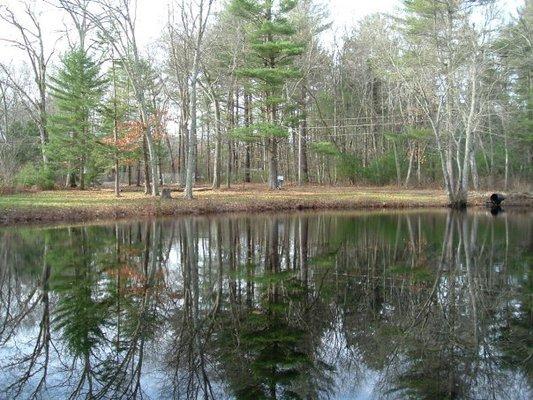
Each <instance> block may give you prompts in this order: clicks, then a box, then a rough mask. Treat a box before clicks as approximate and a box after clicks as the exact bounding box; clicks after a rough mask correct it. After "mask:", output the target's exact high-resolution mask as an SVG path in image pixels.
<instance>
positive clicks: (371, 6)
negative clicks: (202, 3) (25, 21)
mask: <svg viewBox="0 0 533 400" xmlns="http://www.w3.org/2000/svg"><path fill="white" fill-rule="evenodd" d="M33 1H34V2H35V4H36V5H37V7H41V8H42V9H43V14H42V17H43V19H44V22H45V24H44V26H43V30H44V31H48V32H49V33H50V37H51V36H54V35H57V31H59V30H61V29H63V23H62V22H61V18H62V17H61V14H59V13H58V11H57V10H54V9H53V7H51V6H49V5H47V1H45V0H33ZM50 1H53V0H48V2H50ZM137 1H138V14H137V15H138V21H137V31H138V37H139V39H140V40H139V42H140V44H141V46H150V44H152V43H154V42H155V41H156V40H157V38H158V36H159V35H160V32H161V28H162V26H163V25H164V24H165V22H166V19H167V17H166V14H167V4H168V1H169V0H137ZM318 1H320V2H322V3H323V4H325V5H326V6H327V7H328V8H329V11H330V20H331V22H332V28H331V29H330V30H329V31H328V32H325V33H324V34H323V35H324V37H323V41H324V42H326V43H327V42H329V43H332V42H333V39H334V37H335V35H336V34H339V35H340V34H341V33H342V32H343V31H344V30H345V29H347V28H349V27H351V26H354V25H355V23H356V22H357V21H359V20H361V19H362V18H364V17H365V16H367V15H370V14H373V13H376V12H385V13H392V12H394V11H395V10H397V9H399V8H400V7H401V4H402V1H401V0H318ZM499 2H500V5H501V7H502V9H503V10H504V12H505V13H513V12H515V11H516V9H517V7H518V6H519V5H521V4H523V2H524V0H499ZM0 5H7V6H9V7H10V8H12V9H14V10H17V8H18V10H19V11H20V0H0ZM11 34H12V31H11V30H10V28H9V27H7V26H6V24H5V23H4V22H3V21H0V39H1V38H6V37H7V38H8V37H9V36H10V35H11ZM48 42H49V43H48V45H49V46H53V44H54V42H53V40H52V39H51V38H50V39H49V40H48ZM59 50H60V51H61V49H59ZM60 51H58V52H57V53H59V52H60ZM21 57H22V55H21V54H20V52H18V51H15V50H13V49H12V48H10V46H8V45H7V44H6V43H5V42H1V41H0V62H8V63H9V62H14V63H17V62H18V61H20V58H21Z"/></svg>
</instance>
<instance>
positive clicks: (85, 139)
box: [47, 50, 106, 190]
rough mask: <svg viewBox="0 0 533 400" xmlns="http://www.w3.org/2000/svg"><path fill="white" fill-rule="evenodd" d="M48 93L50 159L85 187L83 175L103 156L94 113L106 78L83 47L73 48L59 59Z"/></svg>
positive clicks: (72, 183) (99, 102) (98, 166)
mask: <svg viewBox="0 0 533 400" xmlns="http://www.w3.org/2000/svg"><path fill="white" fill-rule="evenodd" d="M51 82H52V83H51V85H50V89H51V95H52V97H53V99H54V100H55V107H56V110H57V111H56V113H55V114H54V115H52V116H51V117H50V143H49V144H48V147H47V152H48V154H49V157H50V160H51V162H53V163H54V164H55V165H56V166H66V167H67V172H68V175H69V176H70V177H71V179H70V183H71V186H75V177H76V174H78V175H79V185H80V189H82V190H83V189H85V185H86V175H87V173H88V172H89V173H90V174H95V173H96V172H98V171H99V170H100V169H101V168H100V165H99V164H100V163H102V161H103V160H101V159H99V158H98V152H99V144H98V142H97V136H98V132H97V129H96V128H97V126H96V122H97V117H98V114H99V112H100V106H101V99H102V96H103V93H104V89H105V84H106V81H105V80H104V79H103V78H101V76H100V68H99V66H98V65H97V64H96V63H95V62H94V61H92V60H91V58H90V57H89V56H88V55H87V53H86V52H85V51H83V50H73V51H71V52H69V53H68V54H66V56H65V57H64V58H63V60H62V67H61V69H60V70H59V71H58V73H57V75H56V76H54V77H52V78H51Z"/></svg>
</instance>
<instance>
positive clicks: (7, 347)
mask: <svg viewBox="0 0 533 400" xmlns="http://www.w3.org/2000/svg"><path fill="white" fill-rule="evenodd" d="M289 232H290V230H289V229H287V233H289ZM0 239H1V237H0ZM226 239H227V238H226ZM204 240H205V239H200V245H199V247H200V248H203V247H206V248H207V249H209V250H211V251H214V248H212V247H211V248H209V247H208V246H209V245H210V243H209V242H205V241H204ZM291 240H294V237H291ZM163 242H164V241H163ZM178 243H179V241H175V242H174V244H173V247H172V248H171V249H170V252H169V260H168V263H167V264H166V265H165V266H164V270H165V271H167V272H168V275H167V276H166V282H165V285H166V288H167V290H169V291H172V292H175V293H177V294H179V293H182V292H183V280H182V277H183V266H182V262H181V256H180V248H179V246H178ZM309 243H314V242H313V240H311V238H310V240H309ZM350 243H352V242H350ZM211 245H212V243H211ZM244 247H245V246H242V248H244ZM280 247H281V241H280ZM310 247H313V246H312V245H311V244H310ZM242 248H241V251H242ZM290 248H291V249H292V251H291V252H292V253H294V250H295V246H294V242H291V243H290ZM226 250H227V249H226ZM315 250H316V249H310V252H314V251H315ZM163 253H165V252H163ZM201 253H202V252H201V251H200V252H199V256H198V257H199V264H200V265H201V266H200V268H199V271H198V272H199V277H200V285H201V286H202V290H201V295H200V301H201V303H202V304H201V308H203V309H208V308H209V304H210V303H209V299H208V298H209V293H212V290H213V288H214V286H215V285H216V284H217V280H216V276H217V275H216V274H217V267H216V260H215V258H216V257H215V256H213V258H212V260H213V262H214V264H213V266H212V267H211V271H212V274H213V275H212V276H210V275H209V274H208V272H207V271H208V268H207V259H205V258H202V256H201ZM511 253H512V247H511V252H510V254H511ZM499 255H501V254H500V253H496V254H495V255H494V257H496V258H497V257H499ZM437 257H440V254H437ZM478 257H481V256H480V255H478ZM242 259H244V258H242ZM479 260H481V261H483V259H482V258H479ZM481 261H478V262H477V264H476V265H474V266H473V268H472V270H473V272H476V271H477V272H479V273H480V276H482V275H483V273H485V272H487V271H494V272H498V268H494V266H492V267H491V265H489V264H484V263H482V262H481ZM525 262H526V263H527V261H525ZM224 263H227V259H225V260H224ZM281 264H282V265H284V261H282V262H281ZM494 265H498V266H499V267H500V266H501V263H499V261H495V262H494ZM225 267H227V265H226V264H225ZM482 268H483V269H482ZM521 268H524V271H526V270H527V264H526V265H522V266H521ZM261 269H262V267H261V266H258V269H257V270H256V271H259V270H261ZM452 269H453V273H454V274H455V275H453V274H450V275H449V276H448V275H446V273H445V274H444V275H443V276H442V277H441V278H440V283H439V285H438V286H436V296H435V299H436V302H437V303H438V306H439V307H443V308H445V307H447V304H449V303H453V304H452V305H453V306H456V307H457V308H458V311H459V313H460V314H461V315H464V316H466V317H467V318H469V315H470V314H469V310H470V309H471V308H472V304H471V297H470V293H469V291H468V288H469V287H468V285H469V280H468V279H466V278H465V273H466V268H465V267H464V265H461V264H459V265H458V266H456V267H453V268H447V269H446V270H447V271H450V270H452ZM311 270H312V269H311ZM501 270H502V271H506V268H504V267H503V266H502V267H501ZM504 273H505V272H502V275H498V276H496V275H491V279H494V280H501V284H502V285H507V286H503V289H502V290H501V293H499V295H498V296H506V291H509V293H512V292H513V290H514V288H515V287H518V285H519V282H518V278H516V277H515V278H513V277H512V276H511V275H507V274H506V273H505V274H504ZM348 275H349V274H348ZM335 276H336V277H337V278H336V279H338V276H340V275H335ZM351 278H352V279H353V280H354V282H358V284H362V283H363V282H362V281H358V278H357V276H351ZM106 279H109V278H105V277H102V278H101V279H100V280H98V281H97V284H96V286H95V288H96V290H95V293H96V297H95V298H98V299H101V298H102V297H103V296H104V294H103V291H104V289H105V287H106V285H105V282H106ZM224 279H225V282H227V279H228V276H227V275H226V274H225V275H224ZM35 284H37V280H36V281H35V282H33V284H29V283H24V284H21V285H20V290H21V292H22V294H21V296H20V297H21V298H24V299H25V298H26V297H27V295H29V293H30V292H31V291H32V290H33V287H34V285H35ZM476 285H478V286H477V288H478V289H479V292H478V294H477V295H476V296H479V297H480V299H479V300H484V299H483V298H482V297H481V296H482V293H485V290H486V288H484V287H483V282H477V283H476ZM224 287H225V288H227V283H225V284H224ZM494 287H499V286H494ZM452 288H453V291H452V290H451V289H452ZM493 289H494V288H493ZM25 293H26V296H25V295H24V294H25ZM93 294H94V293H93ZM452 294H453V296H455V297H454V299H453V302H452V300H451V297H452ZM161 298H162V299H164V300H163V301H162V303H160V304H159V303H158V304H157V306H158V307H160V309H158V310H159V311H161V315H163V316H164V318H167V319H166V320H165V321H164V322H163V323H162V324H161V326H159V327H158V328H157V332H154V339H153V340H151V341H149V342H147V343H146V349H145V358H144V361H143V374H142V378H141V382H142V387H143V390H144V392H145V394H146V395H147V398H153V399H160V398H161V399H166V398H171V397H172V394H171V387H170V382H171V377H172V375H173V373H174V371H173V370H172V367H171V366H170V364H169V360H168V359H167V358H166V357H169V355H172V354H173V343H174V340H175V339H176V337H175V332H176V331H175V329H174V328H175V325H179V323H180V322H181V321H180V320H176V319H171V318H174V316H175V313H179V312H180V311H181V310H182V307H183V298H179V297H178V298H175V297H172V296H165V295H163V296H161ZM502 298H503V297H502ZM36 299H37V298H36V297H34V298H33V300H36ZM487 299H489V300H490V299H492V298H491V297H487ZM498 299H500V297H498ZM498 299H497V300H494V301H495V302H498V301H499V300H498ZM57 300H58V297H57V295H55V294H54V293H51V294H50V308H51V310H52V311H53V310H54V309H55V305H56V303H57ZM411 300H413V299H411ZM413 301H414V300H413ZM394 304H396V303H393V304H391V303H389V302H383V303H382V304H381V308H380V313H379V315H380V318H384V319H386V321H388V322H390V323H391V325H393V326H395V324H398V321H397V320H398V319H399V318H402V307H401V306H398V307H394ZM478 305H479V307H480V310H481V309H483V308H485V307H490V306H491V304H486V303H483V302H480V303H479V304H478ZM327 306H328V307H330V308H328V310H329V311H328V312H330V313H331V314H333V315H335V318H334V319H333V318H331V319H333V320H331V321H330V318H328V316H325V318H328V327H329V329H327V330H326V331H324V332H323V333H322V337H321V338H320V346H319V347H320V348H319V349H318V354H317V357H318V359H320V360H322V361H323V362H324V363H326V364H327V365H331V366H333V367H334V372H332V373H330V376H331V378H332V379H333V382H334V386H333V391H334V393H333V395H332V396H331V398H332V399H338V400H348V399H353V400H367V399H368V400H370V399H382V398H385V397H384V395H383V393H384V392H385V391H386V390H387V389H389V388H390V379H391V377H395V376H397V374H398V372H400V371H402V372H405V371H408V367H409V366H411V365H410V361H409V359H408V358H407V356H405V353H403V354H402V351H399V352H398V353H399V356H398V357H393V356H391V354H390V353H392V349H391V348H389V349H388V350H390V353H388V355H387V357H388V358H387V360H388V361H389V364H388V365H387V366H386V367H385V368H384V369H383V371H376V370H373V369H371V368H369V367H368V366H367V365H366V364H365V359H366V360H368V358H365V356H366V357H368V355H369V354H373V352H374V351H375V352H378V351H383V349H374V348H372V346H377V345H376V344H375V343H373V342H372V340H374V339H375V338H376V335H378V334H379V332H378V330H379V329H378V328H376V325H372V326H370V325H365V323H366V321H365V320H364V319H363V318H361V319H359V320H357V319H356V320H352V321H349V322H348V323H347V321H346V318H347V316H346V315H343V312H342V306H341V305H339V304H337V303H336V302H335V301H332V302H331V303H330V304H328V305H327ZM502 307H505V312H507V313H511V315H514V316H515V317H516V316H519V314H520V311H522V310H521V308H520V307H521V303H520V302H519V301H518V300H513V299H506V301H505V302H503V301H502V302H501V304H500V308H497V309H494V310H492V311H491V316H490V318H491V321H492V319H494V321H495V322H494V324H487V325H484V328H485V329H487V330H488V333H486V334H485V336H484V341H483V342H482V343H480V345H479V347H477V348H476V349H475V350H476V351H477V352H478V353H477V354H476V355H477V356H478V358H477V360H476V361H475V365H468V361H467V362H464V361H465V359H467V357H465V358H463V359H462V360H461V362H462V363H463V364H464V365H461V367H460V368H472V369H473V370H474V371H475V372H476V374H475V376H474V378H473V379H471V380H470V378H467V379H465V381H466V382H467V383H468V384H470V385H471V386H470V387H469V388H468V390H469V395H471V397H473V398H476V399H486V398H492V397H493V394H494V393H492V392H491V390H493V389H494V388H496V389H495V393H496V398H497V399H499V398H501V399H512V400H518V399H528V398H531V396H530V395H531V393H530V392H529V390H530V389H529V386H528V377H527V376H525V375H524V373H522V372H517V371H511V370H505V369H504V368H505V367H506V366H505V365H503V364H502V363H501V362H500V360H501V356H502V355H503V353H502V350H501V348H499V347H496V346H495V344H496V340H497V337H496V336H495V335H496V334H497V333H496V331H497V330H498V329H497V328H498V327H501V326H502V325H499V326H498V325H497V324H498V323H499V324H502V323H504V322H505V315H504V310H503V308H502ZM0 310H1V311H2V312H3V311H4V310H3V308H2V304H0ZM11 311H12V312H13V314H16V312H17V311H20V310H15V309H12V310H11ZM41 312H42V309H41V308H40V307H39V306H38V307H36V308H35V309H33V310H32V311H31V313H29V314H27V315H26V316H25V319H24V320H23V322H22V323H21V324H20V327H19V328H18V330H17V332H16V334H15V335H14V336H13V337H12V339H11V340H10V341H8V342H7V343H5V344H4V345H3V346H1V347H0V391H1V390H2V389H3V388H5V387H6V386H7V385H8V384H9V383H11V382H13V381H14V380H15V379H16V377H17V376H18V375H20V373H21V368H20V366H17V367H15V368H13V369H11V370H8V369H7V368H6V366H7V364H9V363H10V362H12V361H14V360H16V359H17V358H19V357H21V356H23V355H25V354H29V353H30V352H31V351H32V350H33V347H34V345H35V344H34V342H35V339H36V337H37V335H38V328H39V323H40V318H41ZM328 312H326V314H327V313H328ZM522 312H523V311H522ZM444 315H446V312H443V316H444ZM112 318H113V317H111V318H110V319H112ZM467 318H465V319H464V320H466V321H467V323H466V324H463V325H461V328H465V329H464V330H461V332H456V334H457V335H458V336H459V337H458V338H457V339H459V340H464V341H465V342H467V343H468V341H469V340H471V336H472V335H473V331H472V332H471V331H470V330H469V329H470V327H472V328H473V324H470V322H469V320H468V319H467ZM52 319H53V317H52ZM2 320H3V318H0V321H2ZM171 324H172V325H173V326H171ZM481 325H483V324H480V326H481ZM436 328H437V330H438V329H439V327H438V326H437V327H436ZM103 329H104V334H105V335H106V337H108V338H113V337H114V334H115V332H114V330H113V329H114V328H113V327H104V328H103ZM415 329H416V328H415ZM350 335H352V337H350ZM59 336H60V333H59V332H57V331H55V330H52V341H53V344H54V346H52V347H51V349H50V351H51V361H50V366H49V374H48V376H47V387H48V389H47V391H46V393H45V394H44V395H43V398H49V399H63V398H65V390H64V388H62V387H61V384H62V383H63V381H64V379H65V377H66V376H67V375H68V374H69V373H70V372H72V375H73V377H72V379H71V380H70V381H69V382H67V384H68V386H69V389H70V390H73V389H74V387H75V385H76V384H77V381H76V379H78V377H79V376H80V375H81V372H82V370H81V368H82V363H81V361H78V362H77V363H76V364H74V369H73V370H72V371H69V368H70V366H71V365H72V364H73V360H72V357H71V356H69V354H68V353H67V351H66V349H65V348H64V347H63V343H62V341H61V338H60V337H59ZM360 336H361V337H367V338H372V340H370V341H368V342H364V343H362V342H360V341H358V340H352V338H353V337H355V338H359V337H360ZM383 340H386V339H383ZM348 342H350V343H348ZM394 343H395V344H396V343H400V344H401V341H400V340H398V341H394ZM462 344H464V343H458V345H457V346H456V347H454V349H457V351H458V352H463V351H465V352H466V351H469V349H467V348H463V347H461V345H462ZM382 345H383V347H384V348H386V347H387V346H389V345H390V344H389V343H381V344H379V346H380V347H381V346H382ZM389 347H394V344H393V345H390V346H389ZM466 347H468V346H466ZM401 350H405V349H401ZM98 351H101V352H102V353H103V354H101V353H99V356H100V357H102V358H104V357H103V355H105V354H111V353H112V351H113V350H112V347H111V346H110V345H109V344H106V345H103V346H101V348H99V350H98ZM113 354H114V353H113ZM40 361H42V358H41V360H40ZM369 364H370V365H374V364H373V363H370V362H369ZM472 364H474V362H473V363H472ZM455 367H456V366H451V367H450V370H454V368H455ZM210 368H211V369H210V370H209V373H210V374H212V376H213V377H214V378H213V380H212V385H213V388H214V390H215V392H216V393H217V396H216V398H221V399H224V398H227V388H226V387H225V382H224V381H223V379H218V378H219V376H218V374H219V371H218V370H217V365H211V364H210ZM376 368H378V367H376ZM456 371H458V372H461V371H462V370H461V369H456ZM182 374H183V373H182ZM40 377H41V376H40V375H39V374H37V375H35V376H33V377H31V378H30V384H29V385H27V387H26V388H25V389H24V392H23V393H22V395H21V398H22V399H24V398H27V397H28V396H29V394H30V393H31V391H32V390H33V389H34V387H35V385H36V384H37V382H38V381H39V379H40ZM222 378H223V377H222ZM390 396H391V398H398V397H401V396H400V394H398V393H394V394H392V395H390ZM395 396H396V397H395ZM498 396H500V397H498ZM0 399H2V394H1V392H0ZM2 400H3V399H2Z"/></svg>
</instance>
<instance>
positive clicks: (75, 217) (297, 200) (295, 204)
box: [0, 184, 532, 225]
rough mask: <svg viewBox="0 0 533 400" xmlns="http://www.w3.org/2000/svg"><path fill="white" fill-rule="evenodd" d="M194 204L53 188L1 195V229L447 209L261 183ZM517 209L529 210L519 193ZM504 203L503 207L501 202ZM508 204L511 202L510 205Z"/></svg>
mask: <svg viewBox="0 0 533 400" xmlns="http://www.w3.org/2000/svg"><path fill="white" fill-rule="evenodd" d="M489 195H490V193H489V192H475V193H471V194H470V197H469V205H471V206H483V205H484V204H485V202H486V201H487V199H488V196H489ZM194 196H195V198H194V199H193V200H186V199H184V198H183V193H180V192H177V191H173V192H172V197H173V198H172V199H169V200H162V199H160V198H152V197H151V196H147V195H145V194H144V193H143V192H142V191H140V190H135V188H131V189H128V188H125V189H124V190H123V192H122V193H121V197H119V198H116V197H115V195H114V193H113V190H112V189H90V190H85V191H80V190H55V191H38V192H21V193H17V194H10V195H3V196H2V195H0V225H10V224H18V223H36V222H82V221H90V220H102V219H107V220H109V219H120V218H127V217H147V216H171V215H187V214H189V215H190V214H192V215H204V214H217V213H222V212H252V213H255V212H273V211H291V210H326V209H337V210H356V209H358V210H360V209H379V208H398V209H400V208H425V207H446V205H447V198H446V194H445V193H444V191H443V190H440V189H399V188H397V187H355V186H346V187H332V186H311V185H310V186H304V187H298V186H287V187H285V188H283V189H282V190H274V191H273V190H268V189H267V188H265V186H264V185H258V184H247V185H246V186H243V185H242V184H240V185H234V186H233V187H232V188H231V189H228V188H222V189H220V190H209V189H208V188H198V189H197V190H195V193H194ZM521 196H523V199H522V200H520V199H519V200H518V201H517V202H516V201H515V203H516V205H520V206H528V207H531V206H532V202H531V199H532V197H531V195H529V194H523V195H521ZM506 205H507V204H506ZM509 205H510V204H509Z"/></svg>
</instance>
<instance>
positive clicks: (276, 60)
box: [230, 0, 304, 189]
mask: <svg viewBox="0 0 533 400" xmlns="http://www.w3.org/2000/svg"><path fill="white" fill-rule="evenodd" d="M296 4H297V1H295V0H278V1H277V0H233V2H232V3H231V6H230V10H231V11H232V12H233V13H234V14H235V15H237V16H239V17H240V18H242V19H243V20H244V21H246V22H247V28H248V32H247V41H248V44H249V47H250V53H249V54H248V57H247V60H246V67H244V68H240V69H239V70H237V75H238V76H240V77H243V78H248V79H250V80H251V82H252V91H253V94H255V95H256V96H257V97H260V98H261V99H262V104H261V108H262V110H263V122H261V123H258V124H251V125H250V126H247V127H243V128H238V129H236V130H235V131H234V136H236V137H238V138H240V139H242V140H248V141H250V140H261V139H264V140H265V143H266V146H267V149H268V158H269V166H268V171H269V174H268V175H269V178H268V182H269V187H270V188H271V189H275V188H276V187H277V175H278V142H279V140H280V139H281V138H284V137H287V135H288V132H287V130H286V129H285V128H283V126H282V124H281V121H280V119H281V118H280V116H281V113H280V112H279V111H280V108H281V107H282V106H283V105H284V104H285V105H286V102H285V100H284V99H283V96H282V94H283V87H284V85H285V84H286V83H287V82H288V81H289V80H290V79H293V78H295V77H297V76H299V71H298V69H297V68H296V67H295V65H294V59H295V57H296V56H298V55H299V54H301V53H302V52H303V50H304V46H303V45H302V44H301V43H297V42H296V41H294V40H293V37H294V35H295V33H296V30H295V29H294V27H293V26H292V25H291V23H290V22H289V20H288V18H287V16H288V13H289V12H290V11H291V10H292V9H294V7H295V6H296Z"/></svg>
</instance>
